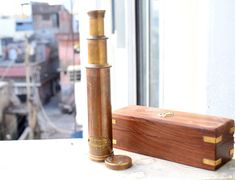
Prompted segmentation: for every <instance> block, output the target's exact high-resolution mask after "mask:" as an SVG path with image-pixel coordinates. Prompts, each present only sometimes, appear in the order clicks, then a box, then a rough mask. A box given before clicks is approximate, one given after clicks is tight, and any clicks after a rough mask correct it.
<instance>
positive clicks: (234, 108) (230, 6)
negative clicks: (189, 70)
mask: <svg viewBox="0 0 235 180" xmlns="http://www.w3.org/2000/svg"><path fill="white" fill-rule="evenodd" d="M210 12H211V16H212V19H211V29H210V36H209V47H210V49H209V59H208V74H207V75H208V77H207V79H208V80H207V82H208V84H207V97H208V100H207V101H208V102H207V112H208V113H211V114H217V115H222V116H226V117H232V118H234V119H235V1H234V0H226V1H220V0H214V1H212V2H211V6H210Z"/></svg>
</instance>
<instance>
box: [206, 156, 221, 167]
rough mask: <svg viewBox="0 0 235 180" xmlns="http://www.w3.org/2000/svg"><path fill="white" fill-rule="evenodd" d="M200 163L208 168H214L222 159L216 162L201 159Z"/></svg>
mask: <svg viewBox="0 0 235 180" xmlns="http://www.w3.org/2000/svg"><path fill="white" fill-rule="evenodd" d="M202 162H203V164H206V165H208V166H214V167H215V166H218V165H220V164H221V163H222V159H221V158H220V159H218V160H216V161H214V160H211V159H203V160H202Z"/></svg>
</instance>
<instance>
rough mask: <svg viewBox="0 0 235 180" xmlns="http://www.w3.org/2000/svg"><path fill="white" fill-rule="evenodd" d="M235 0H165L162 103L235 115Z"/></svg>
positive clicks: (194, 110) (161, 81)
mask: <svg viewBox="0 0 235 180" xmlns="http://www.w3.org/2000/svg"><path fill="white" fill-rule="evenodd" d="M234 22H235V1H233V0H227V1H220V0H177V1H175V0H164V1H161V8H160V83H161V84H160V89H161V91H160V98H161V99H160V106H161V107H165V108H172V109H178V110H182V111H191V112H198V113H209V114H216V115H221V116H226V117H235V111H234V107H235V61H234V58H235V51H234V49H235V33H234V32H235V23H234Z"/></svg>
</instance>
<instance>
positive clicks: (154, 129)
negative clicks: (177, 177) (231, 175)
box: [112, 106, 234, 170]
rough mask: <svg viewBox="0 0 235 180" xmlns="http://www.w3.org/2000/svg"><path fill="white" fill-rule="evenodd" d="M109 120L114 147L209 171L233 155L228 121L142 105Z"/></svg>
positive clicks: (229, 120) (114, 115) (230, 127)
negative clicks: (111, 125) (111, 126)
mask: <svg viewBox="0 0 235 180" xmlns="http://www.w3.org/2000/svg"><path fill="white" fill-rule="evenodd" d="M112 117H113V138H114V140H115V142H116V143H115V144H114V147H115V148H120V149H124V150H128V151H132V152H136V153H141V154H145V155H149V156H153V157H157V158H161V159H166V160H170V161H174V162H178V163H182V164H186V165H190V166H195V167H200V168H204V169H209V170H215V169H217V168H219V167H220V166H222V165H223V164H225V163H226V162H227V161H229V160H230V159H231V158H232V155H233V150H232V149H233V143H234V138H233V132H232V131H231V129H232V128H233V127H234V121H233V120H231V119H226V118H222V117H216V116H208V115H200V114H193V113H187V112H178V111H172V110H165V109H157V108H149V107H148V108H147V107H143V106H128V107H125V108H122V109H119V110H116V111H114V112H113V115H112Z"/></svg>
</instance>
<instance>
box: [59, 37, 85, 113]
mask: <svg viewBox="0 0 235 180" xmlns="http://www.w3.org/2000/svg"><path fill="white" fill-rule="evenodd" d="M56 38H57V41H58V50H59V62H60V68H59V70H60V86H61V108H62V109H64V108H66V107H68V108H69V109H71V110H72V109H74V108H75V101H74V99H75V98H74V83H75V82H78V81H80V75H81V70H80V68H79V65H80V41H79V40H80V39H79V33H73V34H72V33H58V34H57V35H56ZM76 67H78V68H76Z"/></svg>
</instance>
